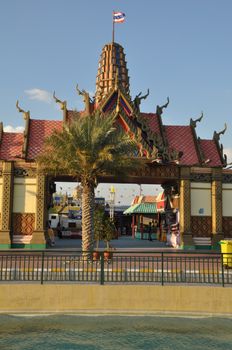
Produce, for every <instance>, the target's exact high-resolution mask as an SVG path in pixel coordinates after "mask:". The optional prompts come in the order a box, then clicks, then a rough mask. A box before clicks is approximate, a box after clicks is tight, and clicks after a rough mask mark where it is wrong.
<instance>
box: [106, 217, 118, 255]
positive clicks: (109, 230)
mask: <svg viewBox="0 0 232 350" xmlns="http://www.w3.org/2000/svg"><path fill="white" fill-rule="evenodd" d="M114 234H115V226H114V223H113V222H112V221H111V220H110V218H109V217H105V219H104V230H103V239H104V241H105V243H106V249H105V251H104V259H105V260H109V259H111V258H112V256H113V252H112V248H111V246H110V241H111V240H112V239H113V238H114Z"/></svg>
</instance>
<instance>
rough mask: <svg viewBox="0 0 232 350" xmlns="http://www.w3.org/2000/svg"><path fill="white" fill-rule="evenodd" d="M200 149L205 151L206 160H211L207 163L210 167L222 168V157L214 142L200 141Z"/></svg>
mask: <svg viewBox="0 0 232 350" xmlns="http://www.w3.org/2000/svg"><path fill="white" fill-rule="evenodd" d="M199 143H200V147H201V149H202V151H203V154H204V157H205V160H207V159H210V162H208V163H207V165H208V166H210V167H214V166H222V162H221V159H220V156H219V154H218V150H217V147H216V144H215V141H214V140H199Z"/></svg>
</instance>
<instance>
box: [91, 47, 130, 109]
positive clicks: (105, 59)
mask: <svg viewBox="0 0 232 350" xmlns="http://www.w3.org/2000/svg"><path fill="white" fill-rule="evenodd" d="M117 79H118V82H119V83H120V86H121V87H122V88H123V89H124V90H125V92H126V93H129V87H130V85H129V76H128V69H127V66H126V59H125V54H124V51H123V47H122V46H121V45H119V44H117V43H110V44H106V45H105V46H104V47H103V49H102V53H101V57H100V60H99V65H98V72H97V78H96V94H95V102H96V105H98V104H99V103H100V102H101V101H102V99H104V97H105V96H106V95H107V94H108V93H109V91H110V90H111V89H112V88H113V87H114V85H115V81H116V80H117Z"/></svg>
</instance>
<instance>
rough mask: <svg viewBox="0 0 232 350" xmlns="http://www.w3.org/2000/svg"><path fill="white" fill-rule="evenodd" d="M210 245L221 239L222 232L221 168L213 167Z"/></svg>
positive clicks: (214, 244)
mask: <svg viewBox="0 0 232 350" xmlns="http://www.w3.org/2000/svg"><path fill="white" fill-rule="evenodd" d="M211 186H212V187H211V196H212V197H211V200H212V246H216V245H217V243H218V242H219V241H220V240H221V239H223V237H224V235H223V232H222V169H221V168H219V169H213V172H212V185H211Z"/></svg>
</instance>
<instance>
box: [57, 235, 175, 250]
mask: <svg viewBox="0 0 232 350" xmlns="http://www.w3.org/2000/svg"><path fill="white" fill-rule="evenodd" d="M110 245H111V246H112V247H113V248H116V249H126V248H128V249H131V248H137V249H139V248H141V249H144V248H146V249H150V248H158V249H159V248H160V249H163V248H166V245H165V243H164V242H160V241H157V240H153V241H148V240H145V239H144V240H140V239H134V238H132V237H131V236H121V237H119V238H118V239H114V240H112V241H111V242H110ZM104 247H105V244H104V242H100V248H104ZM53 248H55V249H63V248H67V249H69V248H81V239H68V238H65V239H59V238H58V237H56V243H55V246H54V247H53ZM169 249H170V248H169Z"/></svg>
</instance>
